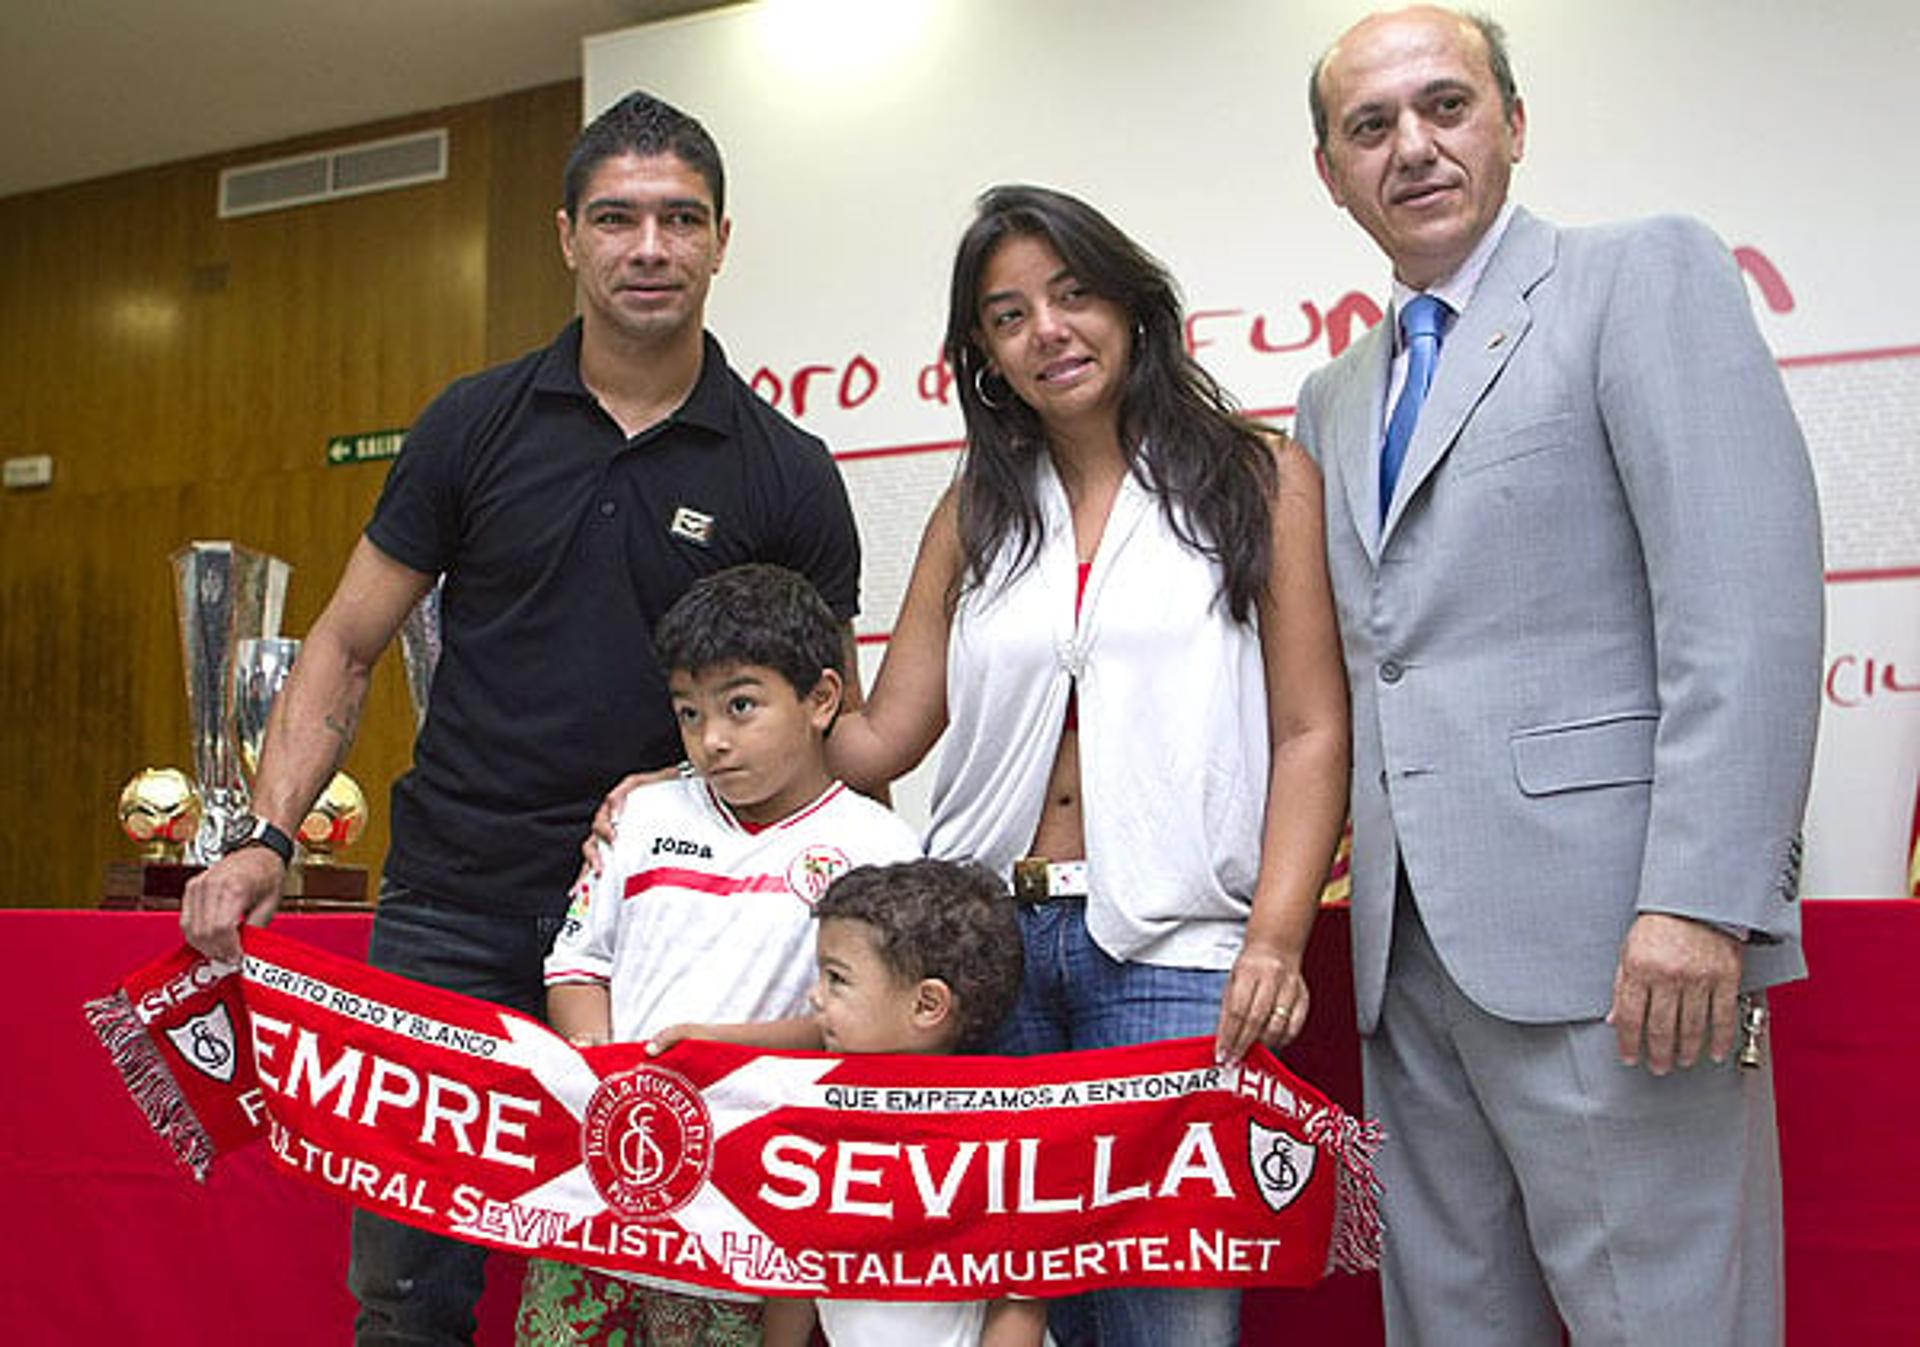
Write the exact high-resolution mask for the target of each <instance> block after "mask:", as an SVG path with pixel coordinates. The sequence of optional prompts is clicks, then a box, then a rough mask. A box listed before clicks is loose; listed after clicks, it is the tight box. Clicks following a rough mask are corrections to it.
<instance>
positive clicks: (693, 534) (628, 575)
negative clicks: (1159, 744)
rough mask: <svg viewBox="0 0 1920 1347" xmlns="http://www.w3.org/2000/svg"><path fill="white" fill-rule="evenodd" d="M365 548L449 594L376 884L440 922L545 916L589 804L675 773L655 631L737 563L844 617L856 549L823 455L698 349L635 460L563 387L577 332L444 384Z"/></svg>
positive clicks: (572, 381)
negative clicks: (616, 789)
mask: <svg viewBox="0 0 1920 1347" xmlns="http://www.w3.org/2000/svg"><path fill="white" fill-rule="evenodd" d="M366 532H367V537H368V538H369V539H370V540H371V541H372V542H373V544H374V545H375V546H376V547H378V548H379V549H380V550H381V551H382V552H384V553H386V554H387V555H388V556H390V557H392V558H393V559H394V560H396V561H398V562H400V563H401V564H402V565H405V566H408V567H411V568H412V569H414V570H417V571H422V572H425V573H427V574H430V575H431V574H439V573H445V575H446V590H445V593H444V595H443V598H442V635H443V647H442V651H441V656H440V663H439V665H438V667H437V669H436V672H435V675H434V681H433V691H432V694H431V696H430V698H429V706H428V713H427V719H426V724H425V725H424V726H423V727H422V729H421V731H420V736H419V738H418V740H417V741H416V743H415V745H414V763H413V767H412V769H411V770H410V771H408V772H407V773H406V774H405V775H404V776H402V777H401V778H400V779H399V780H398V781H397V782H395V784H394V787H393V804H392V809H393V815H392V822H393V846H392V849H391V850H390V851H389V853H388V856H387V872H388V874H389V875H391V876H392V877H393V878H394V879H395V880H397V881H398V882H400V883H403V884H405V885H407V886H408V887H410V888H413V889H416V890H418V891H420V892H422V893H426V894H431V895H433V896H435V897H436V898H440V899H442V900H445V901H447V902H451V903H456V904H459V905H463V906H471V907H474V908H476V909H482V910H486V911H491V912H499V913H557V912H559V911H561V910H562V909H563V908H564V907H565V906H566V901H567V887H568V885H569V884H570V882H571V881H572V879H573V877H574V874H575V872H576V871H577V870H578V868H579V845H580V840H581V839H582V838H583V837H584V836H585V835H586V830H587V826H588V823H589V822H590V820H591V818H592V816H593V811H594V809H595V807H596V806H597V805H598V804H599V802H600V799H601V797H602V796H603V795H604V794H605V792H606V790H607V788H608V787H609V786H611V785H612V784H613V783H614V782H615V781H617V780H619V778H620V777H621V776H623V775H625V774H626V773H628V772H631V771H636V770H639V769H642V768H649V767H658V766H661V765H663V764H666V763H671V762H677V761H679V759H680V757H681V756H682V755H681V748H680V739H679V734H678V731H677V730H676V728H675V726H674V722H673V717H672V714H671V711H670V709H669V706H668V701H667V690H666V679H665V676H664V674H663V673H662V671H661V670H660V669H659V668H658V667H657V666H656V664H655V662H654V658H653V651H652V630H653V623H654V621H655V620H656V619H657V618H658V617H659V616H660V615H661V614H663V613H664V612H665V611H666V610H667V608H668V607H670V606H671V605H672V604H673V602H674V600H675V599H677V598H679V597H680V595H681V594H682V593H684V592H685V591H686V589H687V587H688V586H689V585H690V584H692V583H693V581H694V580H696V579H698V578H699V577H700V576H703V575H707V574H709V573H711V572H713V571H717V570H721V569H723V568H725V567H727V566H733V565H737V564H739V563H741V562H747V561H768V562H776V563H778V564H780V565H783V566H788V567H791V568H792V569H794V570H796V571H799V572H800V573H801V574H803V575H805V576H807V577H808V578H809V579H811V580H812V581H813V583H814V585H815V587H816V588H817V589H819V591H820V593H821V595H822V596H823V597H824V598H825V599H826V601H827V604H828V606H829V607H831V608H832V609H833V611H834V612H835V613H837V614H838V615H840V616H841V617H843V618H849V619H850V618H851V617H852V616H853V615H854V613H855V612H856V611H857V609H858V606H859V574H860V546H859V540H858V538H857V536H856V534H855V532H854V524H853V514H852V511H851V509H850V508H849V506H848V503H847V494H846V488H845V486H844V484H843V483H842V482H841V480H840V473H839V470H838V469H837V468H836V467H835V466H834V463H833V459H832V457H831V456H830V455H829V454H828V452H827V449H826V446H825V445H824V444H822V443H821V442H820V441H819V440H818V439H816V438H815V437H814V436H811V435H808V434H806V433H805V432H803V431H801V430H800V429H798V428H797V427H796V426H794V425H793V424H792V423H791V422H789V421H788V420H787V419H786V418H785V417H783V416H781V415H780V414H779V413H778V412H776V411H774V410H773V409H772V408H771V407H769V406H768V405H767V404H766V403H765V402H764V401H763V400H762V399H761V398H760V397H759V396H757V395H756V394H755V393H754V392H753V391H752V390H751V389H750V388H748V387H747V385H746V384H745V383H743V382H742V381H741V380H740V379H739V377H738V376H736V375H735V374H734V373H733V371H732V370H731V369H729V368H728V366H727V362H726V356H725V354H724V353H723V352H722V351H721V349H720V344H719V343H718V342H716V341H715V340H714V339H713V338H712V337H711V336H708V337H706V339H705V353H704V358H703V362H702V365H701V371H700V378H699V381H698V383H697V384H696V385H695V386H694V389H693V392H692V394H691V395H689V397H688V398H687V401H686V402H685V404H684V405H682V406H681V408H680V409H679V410H678V411H677V412H675V413H674V414H673V415H672V416H670V417H668V418H667V419H666V420H665V421H663V422H661V423H660V424H658V425H655V426H653V427H651V428H649V429H648V430H646V431H644V432H643V433H641V434H639V435H637V436H635V437H634V438H633V439H631V440H629V439H628V438H627V437H626V436H625V435H624V434H623V433H622V432H621V430H620V427H619V426H618V425H617V424H616V423H615V422H614V420H613V419H612V418H611V417H610V416H608V415H607V413H606V412H605V411H604V410H602V409H601V407H600V404H599V402H598V401H597V400H596V399H595V398H594V396H593V395H592V394H591V393H590V392H588V391H587V388H586V386H585V385H584V384H582V383H581V381H580V324H579V322H578V321H577V320H576V321H575V322H574V323H573V324H571V325H570V326H569V327H567V329H566V330H565V331H563V332H562V333H561V334H560V335H559V337H558V338H557V339H556V340H555V341H554V343H553V344H552V345H551V346H549V347H547V348H546V349H545V350H542V351H536V352H533V353H531V354H529V355H526V356H523V357H521V358H520V359H518V360H515V361H512V362H511V363H509V364H505V365H501V366H498V367H496V368H494V369H490V370H487V371H485V372H483V373H481V374H477V375H474V376H472V377H470V378H466V379H461V380H459V381H458V382H456V383H454V384H453V385H451V386H450V387H449V388H448V389H447V390H446V391H445V392H444V393H442V394H441V395H440V396H439V397H438V398H436V399H435V400H434V402H433V403H432V405H430V406H429V407H428V408H427V409H426V410H425V411H424V412H423V413H421V415H420V419H419V421H418V423H417V424H415V425H414V427H413V429H412V430H411V431H410V432H409V433H408V435H407V440H406V445H405V447H404V448H403V449H402V451H401V454H400V457H399V458H398V459H397V460H396V461H395V463H394V465H393V469H392V471H391V472H390V473H389V475H388V477H387V482H386V486H385V489H384V490H383V491H382V493H381V496H380V500H379V503H378V504H377V505H376V506H375V507H374V512H373V518H372V520H371V521H370V522H369V523H368V525H367V530H366Z"/></svg>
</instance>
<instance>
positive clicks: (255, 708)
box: [233, 636, 300, 798]
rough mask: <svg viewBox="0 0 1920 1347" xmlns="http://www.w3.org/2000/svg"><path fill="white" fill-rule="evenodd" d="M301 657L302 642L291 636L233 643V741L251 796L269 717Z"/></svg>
mask: <svg viewBox="0 0 1920 1347" xmlns="http://www.w3.org/2000/svg"><path fill="white" fill-rule="evenodd" d="M299 654H300V642H299V641H298V640H296V639H295V638H294V637H291V636H248V637H245V638H243V639H242V640H239V641H236V642H235V643H234V654H233V737H234V742H235V744H236V746H237V747H238V748H239V750H240V767H241V770H242V771H243V772H244V773H245V776H246V780H247V786H248V789H249V792H251V789H252V786H253V778H254V774H255V773H256V772H258V771H259V770H260V745H261V743H262V742H264V740H265V739H266V737H267V715H268V713H269V712H271V711H272V710H273V699H274V698H275V697H278V696H279V695H280V687H281V685H282V684H283V683H285V682H286V681H287V675H288V674H290V673H292V672H293V661H294V659H295V658H296V657H298V655H299ZM249 798H251V796H249Z"/></svg>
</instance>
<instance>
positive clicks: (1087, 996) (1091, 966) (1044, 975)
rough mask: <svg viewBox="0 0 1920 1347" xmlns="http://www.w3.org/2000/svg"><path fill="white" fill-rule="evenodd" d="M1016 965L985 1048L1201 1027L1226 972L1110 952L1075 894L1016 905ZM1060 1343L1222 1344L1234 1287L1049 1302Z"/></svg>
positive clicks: (1020, 1052)
mask: <svg viewBox="0 0 1920 1347" xmlns="http://www.w3.org/2000/svg"><path fill="white" fill-rule="evenodd" d="M1019 919H1020V935H1021V940H1022V943H1023V945H1024V948H1025V951H1026V962H1027V967H1026V974H1025V976H1024V978H1023V979H1022V981H1021V984H1020V1000H1019V1001H1018V1003H1016V1004H1015V1006H1014V1008H1013V1013H1012V1014H1011V1015H1009V1016H1008V1017H1007V1020H1006V1023H1004V1024H1003V1025H1001V1026H1000V1032H999V1034H998V1036H997V1037H996V1039H995V1041H994V1043H993V1046H992V1048H991V1049H990V1050H991V1051H993V1052H995V1053H1000V1054H1003V1055H1005V1056H1010V1057H1026V1056H1030V1055H1032V1054H1034V1053H1041V1052H1065V1051H1068V1050H1069V1049H1075V1048H1117V1047H1125V1046H1127V1045H1130V1044H1134V1043H1151V1042H1154V1041H1155V1040H1158V1039H1165V1038H1191V1037H1193V1036H1194V1035H1196V1034H1200V1035H1211V1034H1212V1033H1213V1032H1214V1030H1215V1029H1217V1028H1218V1027H1219V1024H1220V1000H1221V998H1222V997H1223V996H1225V995H1226V990H1227V974H1226V973H1225V972H1224V971H1220V972H1215V971H1213V970H1211V969H1205V968H1161V967H1158V966H1157V965H1154V964H1143V963H1126V962H1123V961H1121V960H1119V959H1115V958H1112V957H1111V956H1110V955H1108V954H1107V952H1106V951H1105V950H1103V949H1101V948H1100V947H1099V946H1098V945H1096V944H1094V942H1093V937H1092V936H1091V935H1089V934H1088V933H1087V905H1086V902H1085V900H1084V899H1079V898H1056V899H1054V900H1053V901H1052V902H1049V903H1038V904H1035V905H1032V906H1022V907H1021V908H1020V910H1019ZM1047 1329H1048V1331H1049V1332H1050V1333H1051V1334H1052V1335H1053V1339H1054V1341H1055V1342H1056V1343H1058V1344H1059V1345H1060V1347H1087V1344H1098V1347H1226V1345H1227V1344H1232V1343H1236V1342H1238V1341H1239V1340H1240V1293H1239V1292H1238V1291H1235V1290H1227V1289H1218V1288H1207V1289H1195V1290H1179V1289H1172V1288H1166V1287H1148V1286H1139V1287H1128V1288H1123V1289H1114V1290H1109V1291H1091V1292H1088V1293H1087V1294H1086V1295H1082V1296H1074V1297H1071V1298H1069V1299H1065V1300H1055V1301H1051V1302H1049V1304H1048V1306H1047Z"/></svg>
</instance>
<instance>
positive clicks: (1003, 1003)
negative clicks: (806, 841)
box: [813, 860, 1025, 1051]
mask: <svg viewBox="0 0 1920 1347" xmlns="http://www.w3.org/2000/svg"><path fill="white" fill-rule="evenodd" d="M813 915H814V916H815V918H817V919H818V920H820V921H826V920H829V919H831V918H836V917H837V918H840V919H842V920H846V921H861V922H865V923H866V924H867V925H868V926H870V927H872V928H873V933H874V949H875V950H876V951H877V952H878V953H879V955H880V959H881V962H883V963H885V964H886V966H887V967H888V968H889V969H890V970H892V972H893V973H894V974H895V976H897V977H899V978H900V979H902V980H903V981H906V982H919V981H920V980H921V979H923V978H939V979H940V980H941V981H942V982H944V983H946V984H947V986H948V987H950V988H952V990H953V1000H954V1010H955V1022H956V1024H957V1025H958V1027H959V1030H960V1036H959V1040H958V1041H957V1042H956V1043H955V1045H954V1046H955V1048H956V1049H957V1050H960V1051H966V1050H971V1049H976V1048H979V1047H981V1046H982V1045H983V1044H984V1043H985V1042H986V1041H987V1040H988V1038H989V1037H990V1036H991V1035H992V1033H993V1031H994V1030H996V1029H998V1028H999V1027H1000V1022H1001V1021H1002V1020H1004V1019H1005V1018H1006V1017H1007V1012H1008V1011H1010V1010H1012V1009H1013V1003H1014V1002H1015V1001H1016V1000H1017V999H1018V998H1019V996H1020V978H1021V975H1022V972H1023V971H1024V969H1025V959H1024V957H1023V955H1022V953H1021V947H1020V924H1019V922H1018V921H1017V920H1016V919H1015V917H1014V909H1013V899H1012V898H1011V897H1010V896H1009V895H1008V893H1007V890H1006V888H1005V886H1004V885H1002V884H1001V883H1000V881H999V880H998V879H996V878H995V877H994V875H993V872H992V871H990V870H987V869H986V868H984V867H982V866H978V865H959V864H955V863H954V862H952V861H933V860H925V861H902V862H900V863H898V864H895V865H862V866H858V867H856V868H855V869H852V870H849V871H847V873H846V874H844V875H841V876H840V878H838V879H836V880H834V881H833V883H832V885H831V886H829V887H828V889H827V891H826V893H825V895H823V896H822V897H821V899H820V901H819V903H818V904H817V905H816V906H815V907H814V909H813Z"/></svg>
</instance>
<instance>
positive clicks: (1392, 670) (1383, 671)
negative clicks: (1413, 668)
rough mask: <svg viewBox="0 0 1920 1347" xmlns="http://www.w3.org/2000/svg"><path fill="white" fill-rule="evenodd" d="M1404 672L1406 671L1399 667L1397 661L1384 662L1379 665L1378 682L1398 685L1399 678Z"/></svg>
mask: <svg viewBox="0 0 1920 1347" xmlns="http://www.w3.org/2000/svg"><path fill="white" fill-rule="evenodd" d="M1405 672H1406V670H1405V669H1403V668H1402V667H1401V666H1400V663H1399V661H1398V660H1386V661H1384V662H1383V663H1382V664H1381V665H1380V681H1381V682H1382V683H1398V682H1399V681H1400V676H1401V675H1402V674H1404V673H1405Z"/></svg>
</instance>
